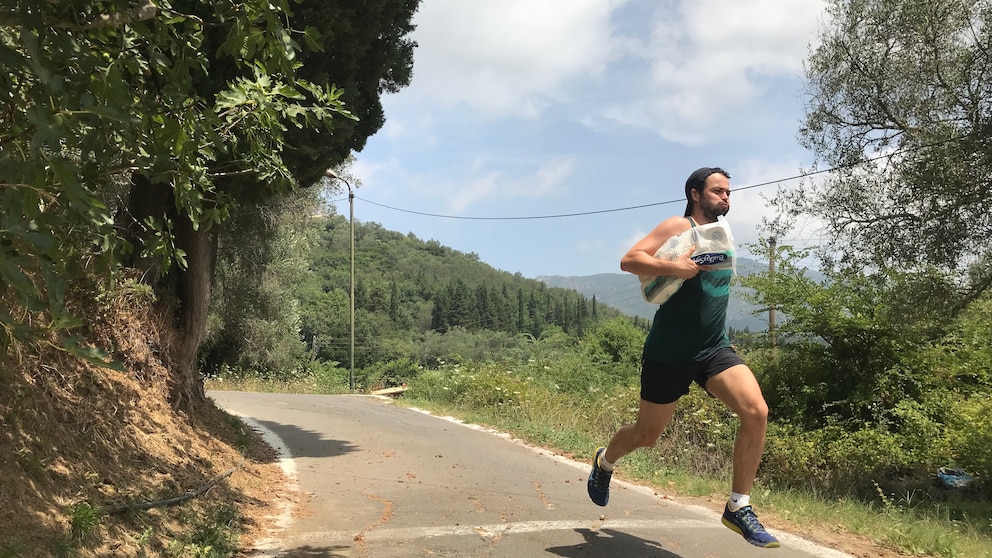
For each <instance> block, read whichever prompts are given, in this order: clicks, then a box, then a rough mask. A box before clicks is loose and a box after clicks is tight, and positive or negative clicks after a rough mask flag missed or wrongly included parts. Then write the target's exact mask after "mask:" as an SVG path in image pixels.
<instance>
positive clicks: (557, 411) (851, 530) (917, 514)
mask: <svg viewBox="0 0 992 558" xmlns="http://www.w3.org/2000/svg"><path fill="white" fill-rule="evenodd" d="M538 368H540V367H538ZM409 386H410V390H409V391H407V392H406V393H405V394H404V395H403V396H402V397H400V398H399V399H398V400H397V403H398V404H400V405H404V406H410V407H418V408H421V409H425V410H427V411H430V412H432V413H435V414H439V415H450V416H453V417H456V418H459V419H461V420H464V421H466V422H470V423H475V424H480V425H485V426H488V427H491V428H494V429H497V430H501V431H505V432H508V433H510V434H512V435H513V436H515V437H517V438H519V439H521V440H524V441H526V442H528V443H531V444H535V445H540V446H544V447H547V448H549V449H550V450H552V451H556V452H560V453H562V454H564V455H568V456H572V457H574V458H576V459H578V460H585V459H588V458H589V456H588V455H587V454H590V453H591V451H592V449H593V448H594V447H596V446H597V445H602V444H604V443H605V442H606V440H608V438H609V436H610V434H612V432H613V431H615V429H616V428H618V427H619V426H620V425H622V424H624V423H626V422H629V421H630V420H632V419H633V417H634V416H635V413H636V408H635V405H636V401H637V393H636V391H635V390H634V389H633V388H631V387H629V386H625V385H620V384H616V385H613V386H610V387H599V388H596V389H594V390H592V391H591V392H589V391H587V392H586V393H579V394H576V393H574V392H569V391H565V390H564V389H562V386H560V385H558V384H556V383H555V382H549V381H548V380H547V378H541V377H540V376H538V375H537V374H536V373H535V370H532V369H520V370H517V371H516V372H509V371H504V370H501V369H497V367H492V368H490V367H486V366H478V367H473V366H466V367H459V366H454V367H450V368H447V369H442V370H436V371H425V372H424V373H423V374H421V375H420V376H418V377H417V378H416V379H414V380H413V381H411V382H410V384H409ZM207 387H208V389H239V390H246V391H276V392H292V393H342V392H343V391H347V390H346V389H345V390H342V389H341V388H340V387H339V386H335V385H334V384H333V383H329V382H320V381H317V380H309V381H303V382H297V383H294V384H285V383H270V382H263V381H259V380H252V381H247V382H236V383H232V382H218V381H211V382H210V383H208V386H207ZM735 428H736V419H735V418H734V417H733V415H730V414H728V413H726V411H725V410H723V408H722V407H721V406H720V405H719V404H718V403H716V402H715V401H714V400H712V399H710V398H708V397H706V396H705V394H702V393H701V392H698V391H694V392H693V393H691V394H690V395H689V396H687V397H686V399H685V401H684V404H683V405H682V406H681V408H680V411H679V412H678V413H677V415H676V418H675V421H674V422H673V424H672V425H671V427H670V428H669V429H668V431H667V432H666V433H665V434H664V435H663V437H662V439H661V440H659V443H658V444H657V445H656V446H655V447H653V448H650V449H644V450H639V451H637V452H634V453H633V454H631V455H629V456H627V457H625V458H624V460H623V461H622V463H621V467H620V469H619V472H618V475H619V476H620V477H621V478H624V479H626V480H629V481H633V482H637V483H639V484H644V485H648V486H652V487H655V488H657V489H658V490H659V493H662V494H666V495H671V496H673V497H679V498H680V499H690V500H692V501H694V502H696V503H706V502H709V503H711V504H712V505H711V507H715V506H718V505H722V502H723V499H724V498H725V497H726V492H727V489H728V488H727V487H728V486H729V476H730V464H729V456H730V453H731V444H732V440H733V432H734V430H735ZM754 499H755V505H756V507H757V508H758V509H759V512H760V513H761V515H762V518H768V520H769V521H768V524H769V526H770V527H773V526H774V525H778V526H780V527H781V528H782V529H785V530H788V531H790V532H795V533H799V534H803V535H805V536H808V537H810V538H812V539H814V540H817V541H819V542H821V543H823V544H826V545H828V546H834V547H836V548H839V549H845V550H847V551H848V552H850V553H852V554H855V555H858V556H876V557H889V556H900V555H914V556H933V557H947V558H992V515H990V514H989V509H988V507H987V506H983V505H981V504H976V505H975V506H974V507H973V508H971V509H969V508H968V507H967V506H962V505H961V504H960V503H957V504H955V505H953V506H952V505H950V504H948V503H943V502H939V501H934V500H932V499H928V498H925V497H924V496H923V495H921V494H916V493H913V492H910V493H906V494H880V495H879V498H878V500H876V501H873V502H865V501H859V500H856V499H852V498H834V497H827V496H824V495H822V494H817V493H814V492H812V491H803V490H798V489H782V488H781V487H774V486H769V485H767V484H765V483H764V482H762V479H761V478H760V477H759V479H758V482H757V484H756V489H755V492H754Z"/></svg>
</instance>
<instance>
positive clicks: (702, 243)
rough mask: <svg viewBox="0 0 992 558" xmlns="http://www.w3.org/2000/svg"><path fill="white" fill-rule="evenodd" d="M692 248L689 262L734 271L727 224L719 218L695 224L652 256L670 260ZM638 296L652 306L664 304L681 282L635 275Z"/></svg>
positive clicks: (735, 263) (665, 276) (735, 267)
mask: <svg viewBox="0 0 992 558" xmlns="http://www.w3.org/2000/svg"><path fill="white" fill-rule="evenodd" d="M693 246H695V247H696V250H695V252H693V255H692V261H694V262H696V263H697V264H699V265H705V266H709V267H710V268H711V269H730V270H733V271H734V273H736V272H737V259H736V258H735V254H734V236H733V234H732V233H731V232H730V225H728V224H727V221H726V219H724V218H723V216H720V217H719V218H718V219H717V221H716V222H715V223H708V224H706V225H699V226H696V227H692V228H691V229H689V230H687V231H685V232H683V233H679V234H677V235H675V236H673V237H672V238H670V239H668V241H667V242H665V243H664V244H662V245H661V248H658V251H657V252H655V254H654V257H656V258H659V259H666V260H674V259H676V258H678V257H679V256H681V255H682V254H685V253H686V252H687V251H688V250H689V248H692V247H693ZM639 279H640V283H641V296H643V297H644V300H646V301H647V302H650V303H652V304H664V303H665V301H667V300H668V299H669V298H671V297H672V295H674V294H675V293H676V292H677V291H678V290H679V288H680V287H681V286H682V283H683V282H684V280H683V279H679V278H678V277H673V276H668V275H662V276H660V277H648V276H643V275H642V276H639Z"/></svg>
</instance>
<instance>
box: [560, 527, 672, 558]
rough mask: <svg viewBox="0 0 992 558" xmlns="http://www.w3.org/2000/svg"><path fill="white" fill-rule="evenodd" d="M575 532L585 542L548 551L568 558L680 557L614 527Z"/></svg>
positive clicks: (652, 542) (577, 530) (656, 544)
mask: <svg viewBox="0 0 992 558" xmlns="http://www.w3.org/2000/svg"><path fill="white" fill-rule="evenodd" d="M575 532H576V533H579V534H580V535H582V538H584V539H585V542H583V543H581V544H576V545H572V546H556V547H552V548H549V549H547V551H548V552H549V553H551V554H556V555H558V556H565V557H566V558H607V557H610V558H612V557H614V556H625V557H630V558H644V557H651V558H680V557H679V555H678V554H675V553H672V552H669V551H667V550H665V549H664V548H662V547H661V545H660V544H658V543H656V542H654V541H649V540H647V539H642V538H640V537H635V536H633V535H628V534H626V533H621V532H619V531H614V530H613V529H602V530H600V531H598V532H597V531H592V530H590V529H576V530H575Z"/></svg>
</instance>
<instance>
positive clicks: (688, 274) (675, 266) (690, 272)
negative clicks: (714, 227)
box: [672, 246, 710, 281]
mask: <svg viewBox="0 0 992 558" xmlns="http://www.w3.org/2000/svg"><path fill="white" fill-rule="evenodd" d="M695 251H696V247H695V246H690V247H689V249H688V250H686V251H685V253H684V254H682V255H681V256H679V257H677V258H675V259H674V260H672V275H674V276H675V277H678V278H679V279H684V280H686V281H688V280H689V279H692V278H693V277H695V276H696V275H698V274H699V272H700V271H709V270H710V266H708V265H699V264H697V263H696V262H694V261H692V253H693V252H695Z"/></svg>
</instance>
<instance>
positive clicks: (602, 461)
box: [599, 451, 613, 471]
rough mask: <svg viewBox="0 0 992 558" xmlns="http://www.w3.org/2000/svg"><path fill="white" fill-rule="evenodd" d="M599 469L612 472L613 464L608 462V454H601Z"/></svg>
mask: <svg viewBox="0 0 992 558" xmlns="http://www.w3.org/2000/svg"><path fill="white" fill-rule="evenodd" d="M599 467H600V468H601V469H603V470H604V471H612V470H613V463H610V462H609V461H607V460H606V452H605V451H604V452H603V453H601V454H599Z"/></svg>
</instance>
